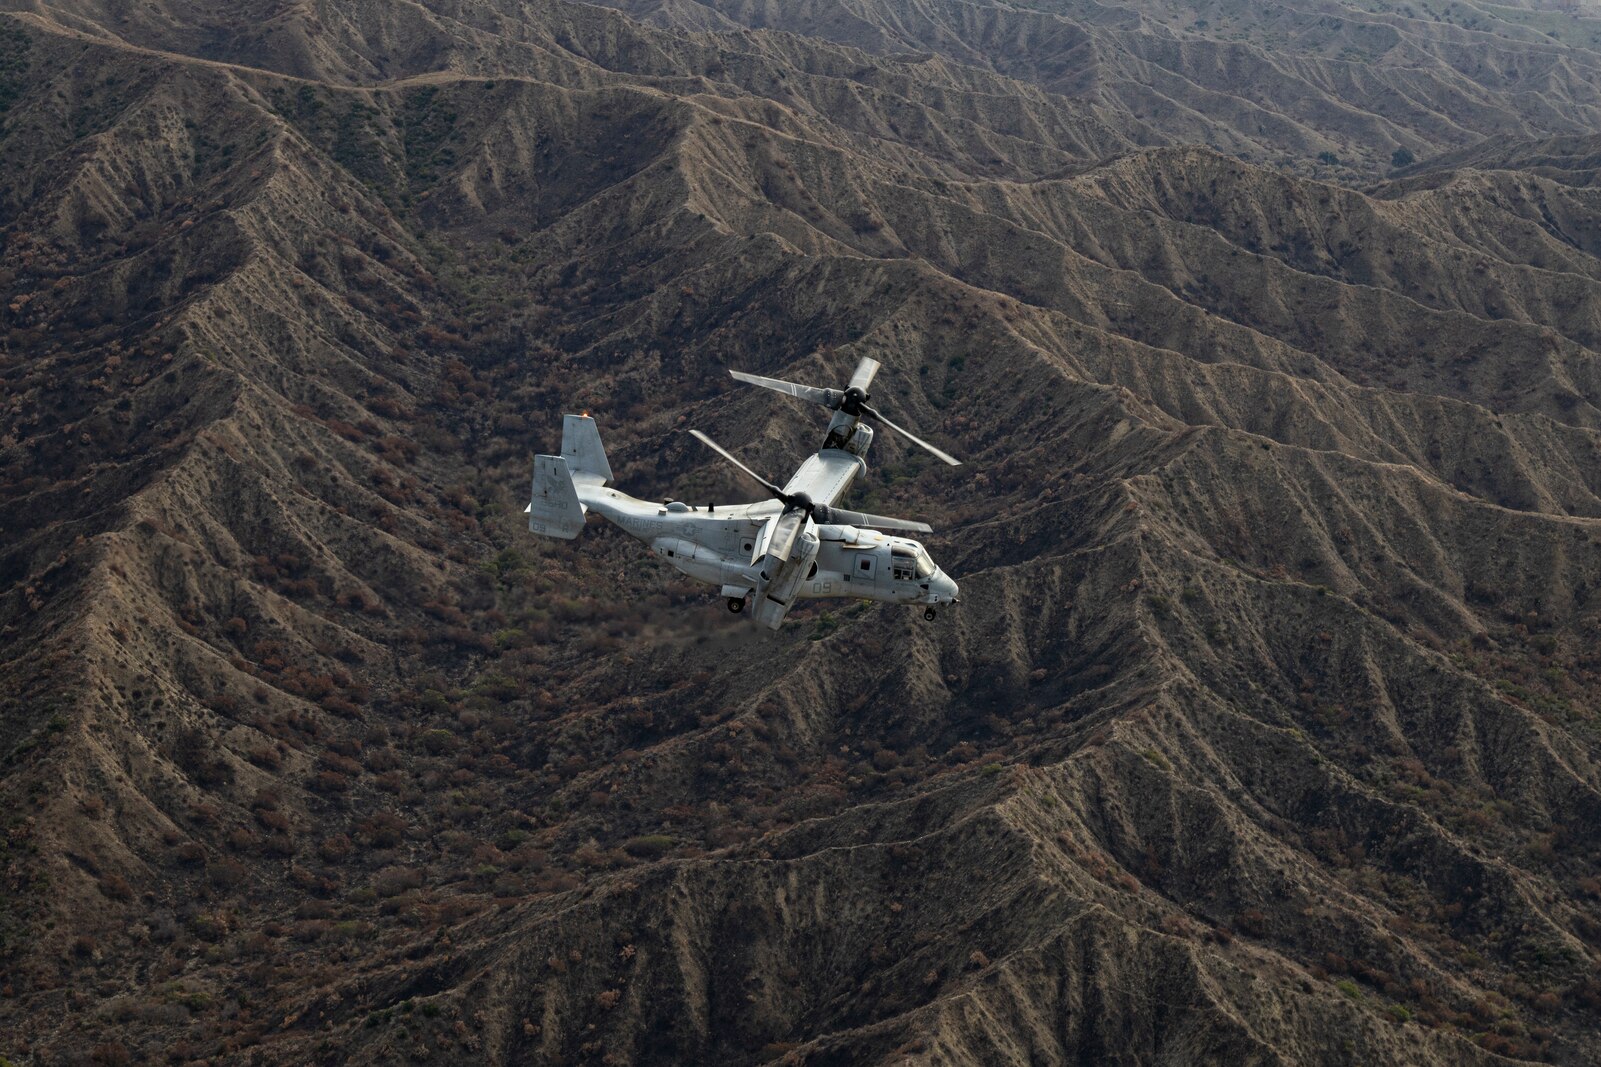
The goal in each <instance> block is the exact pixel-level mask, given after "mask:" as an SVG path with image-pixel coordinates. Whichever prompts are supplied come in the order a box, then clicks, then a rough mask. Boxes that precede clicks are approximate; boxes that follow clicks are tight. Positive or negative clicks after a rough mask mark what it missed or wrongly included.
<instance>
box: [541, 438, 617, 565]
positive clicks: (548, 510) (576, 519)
mask: <svg viewBox="0 0 1601 1067" xmlns="http://www.w3.org/2000/svg"><path fill="white" fill-rule="evenodd" d="M596 443H597V444H598V443H599V437H598V436H597V438H596ZM604 461H605V459H604V457H602V462H604ZM584 510H585V509H584V505H583V504H581V503H579V502H578V491H577V490H576V489H574V488H573V478H572V474H571V473H570V472H569V471H568V469H567V461H566V460H565V459H563V458H562V457H561V456H535V457H534V497H533V501H532V502H531V503H530V504H529V505H528V528H529V529H530V530H532V531H533V532H534V533H536V534H544V535H545V536H546V537H560V538H562V539H563V540H566V541H571V540H572V539H573V538H575V537H577V536H578V535H579V534H581V533H583V532H584Z"/></svg>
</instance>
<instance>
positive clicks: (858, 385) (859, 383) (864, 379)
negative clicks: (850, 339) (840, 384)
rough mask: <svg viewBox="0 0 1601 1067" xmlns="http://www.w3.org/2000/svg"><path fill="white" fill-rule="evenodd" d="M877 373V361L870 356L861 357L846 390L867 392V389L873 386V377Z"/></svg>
mask: <svg viewBox="0 0 1601 1067" xmlns="http://www.w3.org/2000/svg"><path fill="white" fill-rule="evenodd" d="M877 373H878V360H876V359H874V358H873V357H872V356H863V357H862V361H861V362H860V363H858V364H856V371H855V373H853V374H852V375H851V382H850V385H848V386H847V387H846V388H848V389H860V390H861V391H862V392H864V393H865V392H867V387H868V386H870V385H872V384H873V375H875V374H877Z"/></svg>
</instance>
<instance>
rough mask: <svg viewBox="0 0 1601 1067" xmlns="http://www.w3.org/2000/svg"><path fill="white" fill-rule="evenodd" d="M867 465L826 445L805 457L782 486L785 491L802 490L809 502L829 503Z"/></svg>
mask: <svg viewBox="0 0 1601 1067" xmlns="http://www.w3.org/2000/svg"><path fill="white" fill-rule="evenodd" d="M866 469H867V464H865V463H863V462H862V461H861V459H860V458H859V457H857V456H853V455H851V454H850V453H849V452H845V451H843V450H841V449H838V448H825V449H823V450H822V451H821V452H817V453H814V454H813V455H810V456H807V457H806V462H804V463H802V464H801V465H800V469H799V470H797V471H796V472H795V476H794V477H793V478H791V479H790V480H789V483H788V484H787V485H785V486H784V492H786V493H805V494H806V495H807V496H809V497H811V500H812V503H814V504H822V505H824V506H829V507H831V506H833V505H834V504H837V503H838V502H839V499H840V497H842V496H844V495H845V490H847V489H849V488H850V485H851V482H852V481H853V480H854V479H855V478H856V476H857V475H858V474H860V473H861V472H862V471H863V470H866Z"/></svg>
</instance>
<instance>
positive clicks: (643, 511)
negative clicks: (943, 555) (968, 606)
mask: <svg viewBox="0 0 1601 1067" xmlns="http://www.w3.org/2000/svg"><path fill="white" fill-rule="evenodd" d="M877 372H878V362H877V361H876V360H873V359H863V360H862V361H861V362H860V363H859V364H857V367H856V372H855V373H854V374H852V375H851V380H850V384H849V385H848V386H846V388H845V389H844V391H840V390H838V389H818V388H816V387H814V386H810V385H795V384H793V383H791V382H783V381H778V380H777V379H774V378H763V377H760V376H758V375H755V374H745V373H742V372H740V371H730V372H729V373H730V374H732V375H733V376H734V378H736V379H737V380H739V381H742V382H747V383H749V384H751V385H759V386H762V387H763V388H766V389H773V390H776V391H777V392H780V393H787V394H788V395H790V396H794V397H799V398H800V399H802V400H810V401H813V402H815V403H818V404H821V405H823V406H824V407H825V408H828V409H829V410H830V411H832V412H833V413H834V416H833V418H832V419H831V420H830V421H829V424H828V436H827V437H826V438H825V439H824V440H823V447H822V448H820V449H818V450H817V452H816V453H815V454H814V455H811V456H808V457H807V458H806V461H805V462H804V463H802V464H801V466H800V470H798V471H796V472H795V476H794V477H793V478H791V479H790V480H789V482H788V484H786V485H785V486H784V487H783V488H779V487H778V486H777V485H774V484H773V483H772V482H769V481H767V480H766V479H765V478H762V477H761V476H760V475H758V474H757V473H756V472H755V471H753V470H751V469H750V468H749V467H747V466H745V464H743V463H741V462H740V461H739V460H737V459H735V458H734V457H733V456H732V455H731V454H729V453H728V452H727V451H725V450H724V449H723V448H722V447H721V446H719V445H718V444H717V443H716V442H715V441H713V440H712V439H711V438H710V437H707V436H706V435H705V434H703V433H701V432H700V431H699V430H691V431H690V433H692V434H693V435H694V436H695V438H696V439H697V440H699V441H700V442H701V443H702V444H704V445H706V446H708V447H709V448H711V449H712V450H713V451H715V452H716V453H717V454H718V455H719V456H722V457H723V458H724V459H726V460H727V461H728V462H730V463H732V464H733V465H734V466H736V467H738V468H739V469H740V470H741V471H744V472H745V473H746V474H747V475H749V476H750V477H751V478H753V479H755V480H756V481H757V482H758V483H759V484H760V485H761V486H762V488H763V489H766V490H767V492H768V493H769V494H771V495H772V497H773V499H772V500H763V501H759V502H757V503H754V504H735V505H732V506H729V505H718V504H708V505H705V506H698V505H691V504H685V503H682V502H680V501H677V500H669V501H668V502H666V503H665V504H657V503H655V502H653V501H649V500H639V499H637V498H635V497H631V496H628V495H627V494H625V493H619V492H618V491H617V490H615V489H608V488H606V483H608V482H610V481H611V480H612V472H611V465H610V464H609V463H607V462H606V452H605V449H603V448H602V447H601V444H600V431H599V429H597V428H596V426H595V420H593V419H591V418H590V417H589V416H588V415H587V414H584V415H564V416H563V417H562V432H561V455H559V456H535V457H534V498H533V502H532V503H530V504H529V505H528V507H527V509H526V511H527V513H528V528H529V529H530V530H532V531H533V532H534V533H537V534H544V535H545V536H547V537H560V538H565V539H568V540H571V539H572V538H575V537H577V536H578V535H579V534H580V533H581V532H582V531H583V529H584V516H585V514H586V513H588V512H589V511H590V510H591V509H593V510H595V511H598V512H600V513H601V514H602V515H604V516H606V518H608V519H610V520H611V521H612V522H614V523H616V524H617V525H618V526H621V527H622V528H623V529H624V530H625V531H627V532H628V533H629V534H631V535H633V536H634V537H637V538H639V539H640V540H641V541H644V542H646V543H647V544H649V545H650V547H651V551H653V552H655V553H656V554H657V555H658V556H660V557H661V558H662V559H665V560H666V561H667V562H668V563H670V564H672V565H673V566H674V567H676V568H678V569H679V570H680V571H683V572H684V573H685V574H687V575H689V576H690V577H691V578H695V579H697V580H699V581H702V582H708V583H710V584H712V585H716V586H720V587H721V588H722V595H723V596H725V597H727V598H728V608H729V610H730V611H733V612H736V613H737V612H741V611H744V610H745V606H746V604H747V603H749V604H750V606H751V617H752V619H753V620H754V621H756V622H759V623H761V624H763V625H765V626H767V627H769V628H771V629H774V630H776V629H778V627H779V624H781V623H782V622H783V621H784V615H785V614H786V613H787V612H788V611H789V609H790V608H791V607H792V606H794V604H795V601H796V600H799V599H803V598H804V599H821V598H829V597H834V598H842V597H850V598H857V599H862V600H883V601H887V602H889V603H893V604H922V605H924V609H923V617H924V618H925V619H932V618H933V617H934V609H935V607H936V606H938V605H940V604H955V603H956V602H957V595H956V594H957V588H956V583H955V582H954V581H952V580H951V579H950V578H949V577H947V576H946V574H945V573H944V572H943V571H941V570H940V569H939V568H938V567H936V566H935V565H934V561H933V560H931V559H929V556H928V552H927V551H926V550H925V549H924V548H923V546H922V545H921V544H919V543H918V542H916V541H913V540H911V539H910V538H907V537H900V536H892V535H889V534H885V533H881V532H879V531H881V530H910V531H914V532H919V533H930V532H932V531H931V530H930V528H929V527H928V526H927V525H925V524H924V523H921V522H911V521H909V520H905V519H891V518H886V517H885V516H883V515H867V514H864V513H862V512H859V511H846V510H845V509H843V508H836V507H835V506H834V502H835V501H837V500H839V499H840V498H841V497H842V496H844V495H845V490H846V489H848V488H849V487H850V484H851V482H852V480H854V479H855V477H856V476H857V475H858V474H860V473H861V472H862V471H864V470H866V469H867V462H866V460H865V458H864V457H865V456H866V455H867V447H868V445H870V444H872V442H873V429H872V427H871V426H868V425H866V424H865V423H864V422H863V421H862V419H863V417H864V416H866V417H867V418H871V419H873V420H874V421H876V422H879V423H882V424H883V425H884V426H887V427H889V428H890V429H891V430H893V431H895V432H896V433H898V434H900V435H901V436H902V437H904V438H906V439H907V440H908V441H911V442H912V443H913V444H915V445H918V446H919V447H921V448H924V449H926V450H928V451H929V452H931V453H933V454H934V455H935V456H937V457H939V459H941V460H943V461H944V462H946V463H949V464H950V465H951V466H953V467H954V466H959V464H958V462H957V461H956V460H955V459H952V458H951V457H950V456H948V455H946V454H945V453H944V452H941V451H940V450H939V449H937V448H935V447H934V446H933V445H931V444H929V443H928V442H927V441H924V440H922V439H921V438H919V437H917V436H915V435H914V434H912V433H910V432H908V431H907V430H905V429H902V428H901V427H899V426H897V425H895V424H894V423H893V422H891V421H890V420H889V419H887V418H885V417H884V416H883V415H882V414H880V413H879V412H878V411H876V410H874V409H873V408H871V407H869V406H868V404H867V400H868V392H867V389H868V386H870V385H871V384H872V382H873V375H874V374H876V373H877Z"/></svg>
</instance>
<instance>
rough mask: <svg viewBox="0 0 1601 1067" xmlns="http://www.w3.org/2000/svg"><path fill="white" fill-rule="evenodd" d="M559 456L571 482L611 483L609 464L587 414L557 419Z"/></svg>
mask: <svg viewBox="0 0 1601 1067" xmlns="http://www.w3.org/2000/svg"><path fill="white" fill-rule="evenodd" d="M561 456H562V458H563V459H565V460H566V461H567V469H568V470H570V471H572V472H573V479H574V480H575V481H578V482H581V483H584V484H590V485H605V484H606V483H607V482H609V481H611V480H612V475H611V464H610V463H607V462H606V450H605V449H604V448H602V447H601V444H600V428H599V427H597V426H596V425H595V420H594V419H592V418H590V417H589V416H588V415H563V416H562V417H561Z"/></svg>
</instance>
